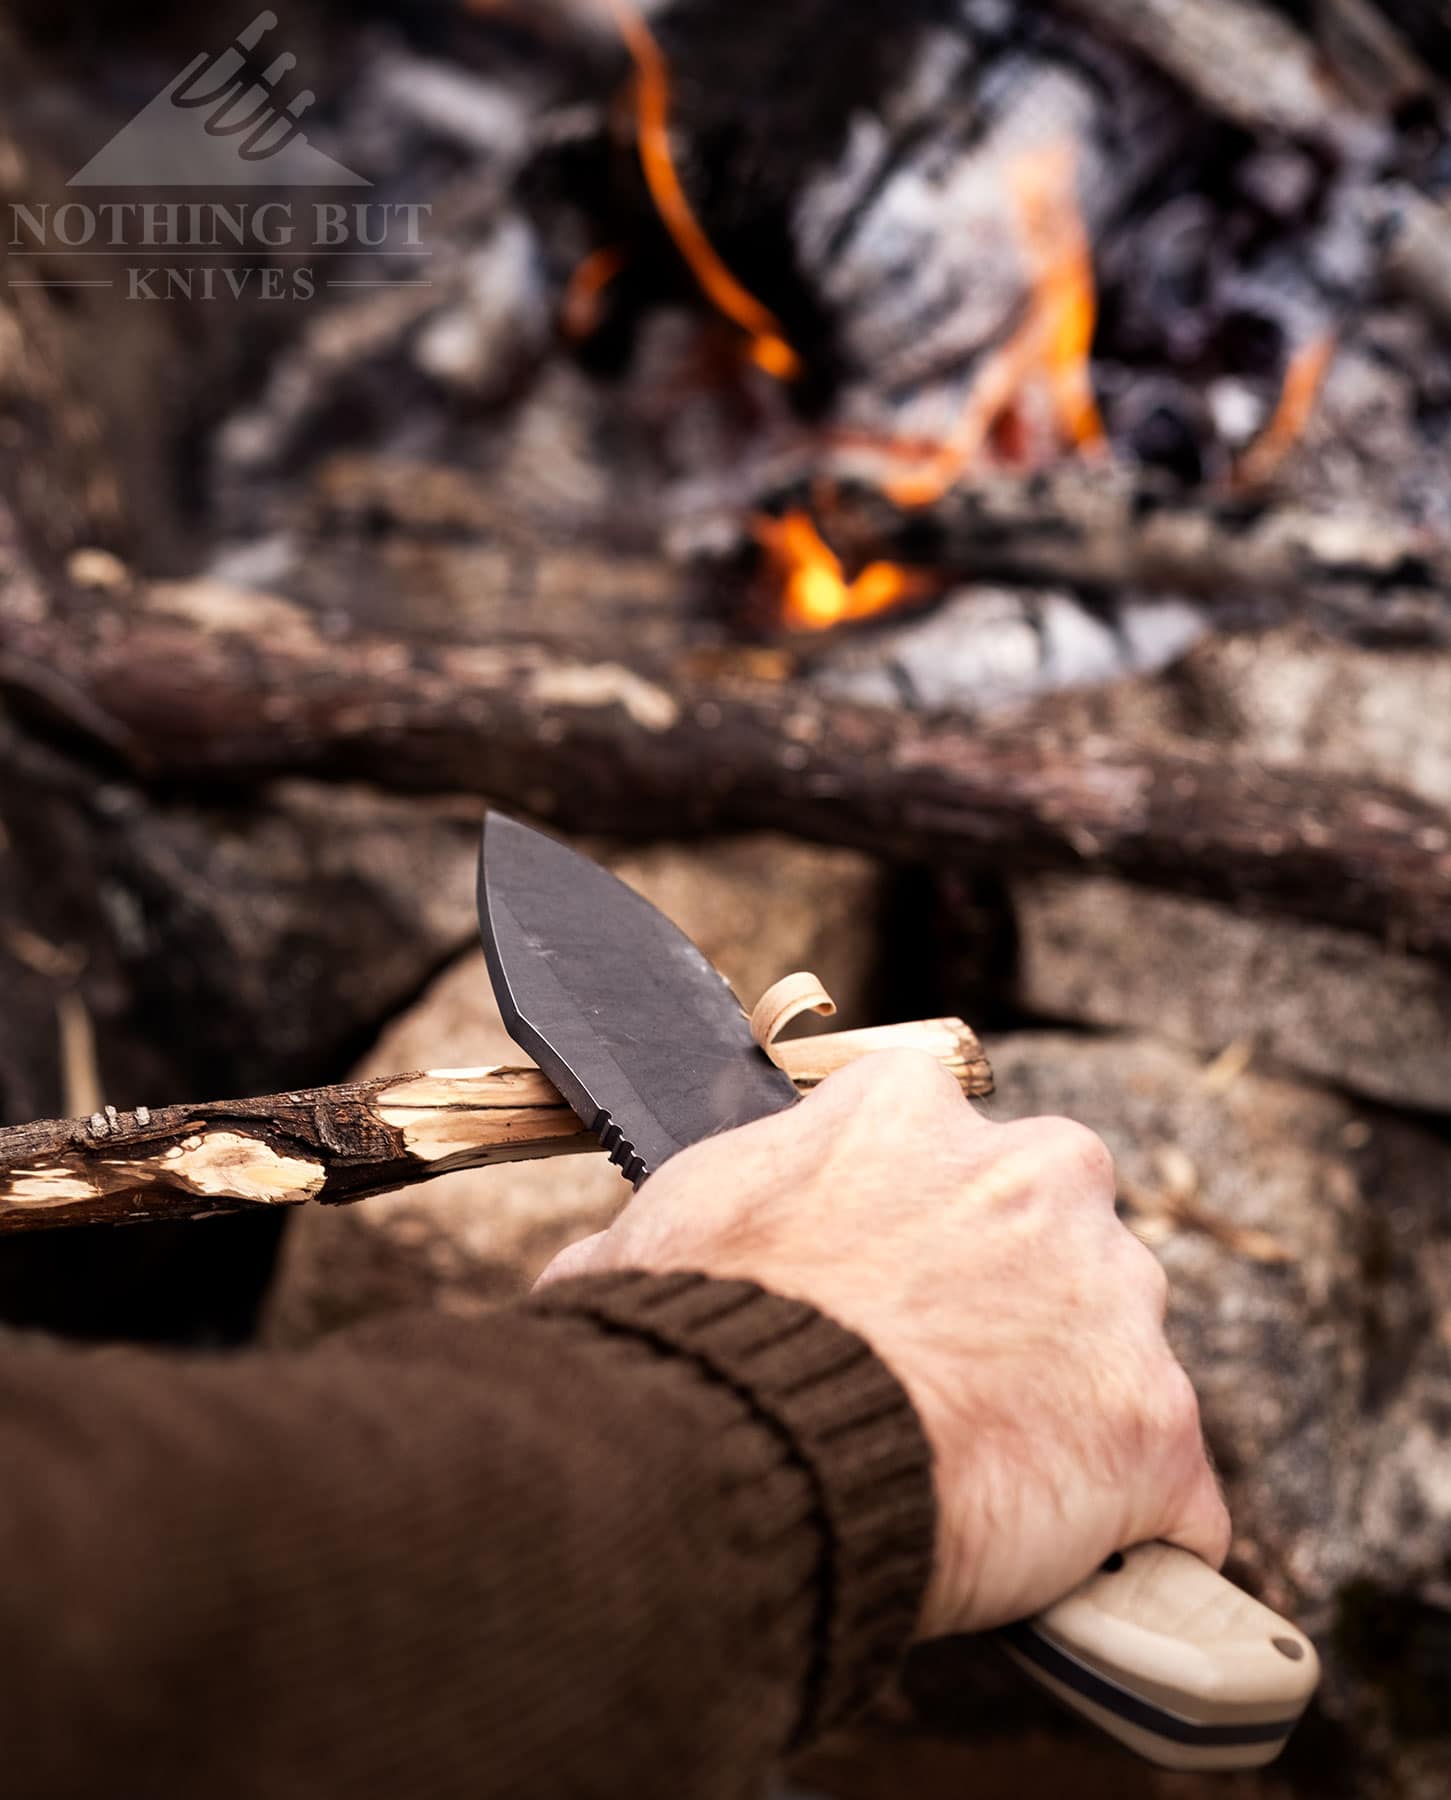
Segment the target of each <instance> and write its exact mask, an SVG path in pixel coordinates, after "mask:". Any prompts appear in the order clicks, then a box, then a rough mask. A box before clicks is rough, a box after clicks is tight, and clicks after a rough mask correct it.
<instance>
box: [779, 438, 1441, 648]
mask: <svg viewBox="0 0 1451 1800" xmlns="http://www.w3.org/2000/svg"><path fill="white" fill-rule="evenodd" d="M794 502H795V491H794V490H792V492H791V494H790V498H789V500H787V501H780V502H777V504H794ZM830 519H831V536H832V540H833V542H834V543H835V544H836V545H837V546H839V548H840V550H841V553H842V556H843V558H844V559H845V560H847V561H851V560H853V559H854V558H857V559H859V558H862V557H865V556H867V555H868V554H869V555H870V556H871V557H872V558H873V559H880V558H882V557H884V556H887V557H892V558H895V559H899V560H900V561H901V562H902V563H904V564H906V565H907V569H906V571H905V573H904V578H903V580H902V581H901V582H900V583H899V587H900V588H906V589H907V590H908V591H910V583H911V581H912V580H913V579H915V580H917V581H918V582H921V581H922V579H923V575H924V570H930V571H931V572H932V573H933V575H934V576H935V579H936V584H937V587H938V590H939V591H941V589H942V588H943V587H945V586H947V585H949V584H950V583H951V582H952V581H953V580H954V579H957V580H972V579H987V580H994V579H1007V580H1025V581H1043V580H1047V581H1059V582H1066V583H1068V584H1070V585H1073V586H1085V587H1091V588H1101V589H1106V590H1109V591H1122V590H1125V589H1128V590H1138V591H1141V592H1149V593H1153V592H1168V593H1178V594H1192V595H1195V596H1198V597H1200V598H1203V599H1205V600H1209V601H1214V602H1216V603H1217V604H1218V605H1219V608H1220V611H1221V614H1222V616H1224V617H1225V618H1226V620H1227V621H1233V619H1234V617H1235V613H1236V606H1237V607H1238V611H1239V617H1240V619H1242V620H1252V621H1256V622H1264V621H1265V620H1266V619H1268V618H1271V617H1273V616H1274V612H1275V610H1276V608H1275V605H1274V603H1275V602H1279V603H1280V607H1281V608H1291V609H1294V610H1298V611H1302V612H1305V613H1308V614H1309V615H1310V616H1312V617H1314V618H1315V619H1316V620H1317V622H1319V623H1321V624H1324V625H1328V626H1330V627H1331V628H1332V629H1334V630H1336V631H1340V632H1349V633H1351V634H1353V635H1359V636H1363V637H1366V638H1377V637H1379V638H1404V639H1408V640H1414V639H1417V638H1421V639H1429V640H1431V641H1434V642H1442V643H1444V642H1446V641H1448V639H1451V606H1448V603H1447V598H1446V596H1447V594H1448V592H1451V533H1448V532H1446V531H1445V530H1443V529H1440V528H1438V527H1436V526H1432V525H1429V524H1422V523H1419V522H1415V521H1412V520H1410V519H1407V518H1401V517H1397V516H1395V515H1391V514H1376V513H1374V512H1369V511H1361V512H1359V513H1356V512H1351V511H1346V510H1343V509H1337V510H1334V511H1332V510H1330V509H1328V508H1325V507H1312V506H1308V505H1304V504H1298V503H1295V502H1292V501H1288V500H1283V499H1269V498H1265V497H1261V496H1257V495H1254V494H1250V493H1244V492H1236V493H1228V494H1224V495H1222V496H1220V497H1218V498H1214V497H1211V496H1207V495H1204V494H1190V493H1186V492H1184V491H1183V490H1179V489H1175V488H1173V487H1171V486H1168V485H1166V484H1163V483H1155V482H1154V481H1152V480H1150V479H1148V478H1147V477H1145V476H1144V475H1143V474H1135V473H1134V472H1132V471H1130V470H1127V469H1123V468H1116V469H1112V468H1102V467H1096V468H1093V469H1084V468H1081V467H1065V468H1063V469H1060V470H1058V471H1056V472H1055V473H1053V474H1048V475H1038V476H1035V477H1032V478H1030V479H1028V480H1019V479H1013V478H1011V477H1001V476H1000V477H997V478H995V479H979V480H977V481H974V482H973V483H972V484H971V485H970V486H964V487H960V488H957V489H955V490H954V491H953V492H952V493H950V494H947V495H945V496H944V497H943V498H942V499H941V500H940V501H938V502H937V503H936V504H935V505H934V506H932V507H930V508H928V509H926V510H923V511H920V512H908V513H903V512H902V511H901V510H900V509H899V508H897V507H895V506H894V505H893V504H892V502H891V501H890V499H888V498H885V497H883V496H881V495H879V494H877V493H876V492H874V491H873V490H871V489H869V488H865V487H861V486H859V485H854V486H853V487H851V488H849V489H843V490H840V491H838V492H837V493H836V494H835V495H834V496H833V499H832V505H831V513H830ZM833 554H835V552H833ZM801 622H803V623H804V622H805V621H801Z"/></svg>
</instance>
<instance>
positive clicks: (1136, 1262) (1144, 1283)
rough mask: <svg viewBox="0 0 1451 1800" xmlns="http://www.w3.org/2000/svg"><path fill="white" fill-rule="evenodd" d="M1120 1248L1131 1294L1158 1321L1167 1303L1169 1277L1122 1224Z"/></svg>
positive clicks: (1153, 1256)
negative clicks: (1144, 1305)
mask: <svg viewBox="0 0 1451 1800" xmlns="http://www.w3.org/2000/svg"><path fill="white" fill-rule="evenodd" d="M1120 1230H1121V1237H1120V1248H1121V1254H1122V1256H1123V1259H1124V1275H1125V1279H1126V1280H1127V1282H1128V1283H1129V1289H1130V1292H1132V1293H1134V1294H1136V1295H1137V1296H1138V1297H1139V1299H1141V1300H1142V1301H1143V1302H1144V1303H1145V1304H1146V1305H1148V1306H1149V1307H1150V1308H1151V1309H1152V1310H1153V1311H1154V1313H1155V1314H1156V1316H1157V1317H1158V1318H1160V1319H1162V1318H1163V1316H1164V1312H1165V1309H1166V1307H1167V1305H1168V1301H1169V1277H1168V1275H1167V1273H1166V1272H1165V1269H1164V1265H1163V1264H1162V1263H1161V1262H1160V1261H1159V1259H1158V1257H1157V1256H1155V1255H1154V1253H1153V1251H1152V1250H1151V1249H1150V1248H1149V1246H1148V1245H1147V1244H1146V1243H1145V1242H1144V1241H1143V1239H1142V1238H1140V1237H1137V1236H1136V1235H1135V1234H1134V1233H1133V1232H1132V1231H1130V1230H1129V1228H1128V1227H1127V1226H1126V1225H1124V1226H1121V1227H1120Z"/></svg>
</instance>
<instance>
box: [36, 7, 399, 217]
mask: <svg viewBox="0 0 1451 1800" xmlns="http://www.w3.org/2000/svg"><path fill="white" fill-rule="evenodd" d="M276 24H277V15H276V13H272V12H260V13H258V15H257V17H256V18H255V19H253V21H252V23H251V24H250V25H248V26H247V28H246V30H245V31H240V32H238V34H237V36H236V38H235V40H234V41H233V42H232V43H230V44H229V45H228V46H227V47H226V49H224V50H221V51H219V52H218V53H217V54H216V55H208V54H207V52H206V51H201V52H200V53H199V54H198V55H196V56H194V57H193V58H192V60H191V61H190V62H189V63H188V64H187V65H186V67H185V68H184V69H183V70H182V71H181V73H180V74H179V75H178V76H177V77H176V79H175V80H174V81H171V82H169V83H168V84H167V86H166V87H164V88H163V89H162V90H161V92H160V93H159V94H158V95H157V96H156V98H155V99H154V100H150V101H148V102H147V104H146V105H145V106H144V107H142V109H141V111H140V112H139V113H137V114H136V115H135V117H134V118H133V119H132V120H131V121H130V122H129V124H126V125H123V126H122V127H121V129H120V130H119V131H118V132H117V133H116V135H115V136H114V137H113V138H112V139H111V141H110V142H109V143H108V144H107V145H106V146H105V148H104V149H102V150H99V151H97V153H96V154H95V155H94V156H93V157H92V158H91V160H90V161H89V162H88V163H87V164H86V166H85V167H84V168H83V169H80V170H78V171H77V173H76V174H74V175H72V177H71V179H70V183H69V185H70V186H71V187H108V188H114V187H309V188H315V187H371V186H372V183H371V182H370V181H369V180H368V179H367V178H366V177H365V176H362V175H356V174H354V172H353V171H352V170H351V169H349V168H345V167H344V165H343V164H342V163H340V162H338V161H336V160H335V159H334V158H333V157H331V156H328V155H327V154H326V153H325V152H323V151H321V150H319V149H318V148H317V146H316V145H315V144H311V143H309V142H308V139H307V136H306V134H305V133H304V131H303V129H302V126H301V124H300V120H301V118H302V115H303V114H304V113H305V112H306V111H307V109H308V108H309V107H310V106H311V105H312V103H313V101H314V100H315V99H316V98H317V96H316V95H315V94H314V93H313V92H312V90H311V89H310V88H304V89H303V90H302V92H301V93H299V94H297V95H295V96H294V97H293V98H292V99H291V100H289V101H288V102H287V103H286V105H283V104H282V103H281V101H280V99H279V98H278V94H277V84H278V83H279V82H280V81H281V80H282V77H283V76H284V75H286V74H287V73H288V72H289V70H291V69H293V68H295V67H296V64H297V58H296V57H295V56H293V55H291V53H290V52H287V51H284V52H283V53H282V54H281V55H280V56H277V57H274V58H273V60H272V61H271V62H270V63H269V64H268V65H267V66H266V68H265V69H264V68H260V67H259V62H260V58H259V57H258V56H257V55H256V54H255V53H256V51H257V46H258V45H259V44H260V43H261V41H262V39H263V38H264V37H265V36H266V35H267V33H268V32H269V31H271V30H273V29H274V28H275V27H276Z"/></svg>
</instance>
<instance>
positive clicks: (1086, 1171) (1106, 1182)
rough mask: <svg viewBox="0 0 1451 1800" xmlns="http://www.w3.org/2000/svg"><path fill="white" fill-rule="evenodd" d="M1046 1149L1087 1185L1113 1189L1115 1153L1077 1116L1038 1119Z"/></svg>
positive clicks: (1108, 1190)
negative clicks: (1082, 1123)
mask: <svg viewBox="0 0 1451 1800" xmlns="http://www.w3.org/2000/svg"><path fill="white" fill-rule="evenodd" d="M1038 1123H1039V1127H1040V1130H1041V1133H1042V1140H1043V1143H1044V1146H1045V1149H1047V1150H1048V1151H1049V1153H1050V1154H1051V1155H1052V1156H1053V1158H1054V1160H1055V1161H1056V1162H1057V1163H1058V1164H1059V1165H1060V1166H1061V1167H1062V1168H1064V1169H1065V1170H1067V1171H1069V1172H1071V1173H1072V1175H1073V1176H1074V1178H1075V1179H1076V1180H1078V1181H1079V1182H1081V1183H1084V1184H1085V1185H1087V1186H1090V1187H1093V1188H1098V1189H1103V1190H1106V1191H1107V1192H1108V1193H1109V1194H1110V1195H1112V1193H1113V1191H1114V1185H1115V1178H1114V1166H1113V1155H1112V1153H1111V1152H1110V1150H1109V1147H1108V1145H1107V1144H1106V1143H1104V1141H1103V1139H1102V1138H1101V1137H1100V1136H1099V1135H1098V1133H1097V1132H1096V1131H1092V1130H1090V1129H1089V1127H1088V1126H1087V1125H1080V1124H1079V1122H1078V1121H1077V1119H1064V1118H1056V1117H1055V1118H1047V1119H1041V1120H1039V1121H1038Z"/></svg>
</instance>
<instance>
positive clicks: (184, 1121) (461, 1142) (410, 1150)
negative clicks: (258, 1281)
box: [0, 1019, 992, 1234]
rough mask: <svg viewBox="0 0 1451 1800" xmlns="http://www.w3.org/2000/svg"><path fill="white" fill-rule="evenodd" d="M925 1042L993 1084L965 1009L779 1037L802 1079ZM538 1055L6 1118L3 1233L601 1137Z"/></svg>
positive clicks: (391, 1174) (546, 1149) (343, 1195)
mask: <svg viewBox="0 0 1451 1800" xmlns="http://www.w3.org/2000/svg"><path fill="white" fill-rule="evenodd" d="M888 1049H895V1050H921V1051H923V1052H925V1053H926V1054H927V1055H929V1056H933V1057H935V1058H936V1059H937V1060H938V1061H939V1062H940V1063H941V1064H942V1066H943V1067H944V1068H945V1069H947V1070H948V1071H949V1073H951V1074H952V1075H953V1077H954V1078H955V1079H956V1081H957V1082H958V1085H959V1086H960V1087H961V1088H962V1091H963V1093H964V1094H967V1095H969V1096H981V1095H984V1094H989V1093H991V1092H992V1071H991V1069H990V1068H989V1067H988V1062H987V1058H986V1057H985V1056H984V1055H983V1051H982V1046H981V1045H980V1044H979V1043H978V1041H977V1039H976V1037H975V1036H974V1035H973V1033H972V1031H971V1030H970V1029H969V1028H968V1027H967V1026H966V1025H964V1024H963V1023H962V1021H961V1020H960V1019H928V1020H923V1021H921V1022H920V1023H917V1024H907V1025H885V1026H880V1027H877V1028H876V1029H872V1030H866V1031H843V1032H837V1033H834V1034H829V1035H823V1036H817V1037H811V1038H803V1039H799V1040H795V1041H791V1042H787V1043H781V1044H778V1045H777V1046H776V1047H775V1050H774V1055H775V1056H776V1058H777V1060H778V1061H779V1062H780V1063H781V1065H782V1067H783V1068H785V1070H786V1071H787V1073H788V1074H789V1075H790V1076H791V1078H792V1080H793V1081H794V1082H795V1083H796V1085H797V1087H798V1088H799V1089H801V1090H802V1092H806V1091H808V1090H809V1089H811V1088H813V1087H815V1086H816V1085H817V1083H818V1082H820V1081H824V1080H825V1079H826V1077H827V1076H828V1075H829V1074H831V1073H832V1071H833V1070H835V1069H839V1068H842V1067H844V1066H845V1065H846V1064H847V1063H849V1062H851V1061H853V1060H854V1059H855V1058H857V1057H859V1056H867V1055H870V1054H871V1053H872V1052H873V1051H876V1050H888ZM598 1149H599V1143H598V1141H597V1140H596V1138H595V1137H594V1135H593V1133H591V1132H590V1131H589V1130H587V1129H586V1127H585V1126H583V1125H582V1124H581V1123H580V1122H579V1120H578V1119H577V1118H576V1117H575V1115H574V1113H573V1112H572V1111H571V1110H570V1108H569V1106H568V1105H567V1104H566V1103H565V1102H564V1101H563V1100H561V1098H560V1097H559V1094H558V1092H557V1091H556V1089H555V1088H554V1087H553V1085H552V1084H551V1083H550V1082H549V1081H548V1080H547V1079H546V1077H545V1076H544V1075H542V1074H541V1073H540V1072H539V1070H538V1069H535V1068H531V1067H527V1066H526V1067H522V1068H486V1069H436V1070H433V1071H431V1072H425V1073H423V1074H414V1075H387V1076H380V1077H376V1078H374V1079H373V1080H371V1081H356V1082H346V1083H343V1084H341V1085H340V1086H337V1087H329V1088H310V1089H306V1090H303V1091H301V1092H297V1093H288V1094H270V1095H267V1096H266V1097H264V1098H262V1099H260V1100H221V1101H215V1102H212V1103H210V1104H204V1105H200V1106H166V1107H160V1108H157V1109H156V1110H154V1111H153V1110H152V1109H150V1108H148V1107H144V1106H142V1107H137V1108H136V1109H135V1111H133V1112H129V1113H126V1114H121V1113H118V1112H117V1110H116V1108H115V1107H113V1106H108V1107H106V1108H104V1110H102V1111H99V1112H95V1113H93V1114H92V1115H91V1116H90V1118H88V1119H71V1120H55V1121H44V1122H41V1123H38V1124H34V1125H17V1126H12V1127H10V1128H9V1129H0V1234H3V1233H7V1232H16V1231H30V1230H35V1229H37V1228H44V1227H47V1226H53V1225H103V1224H110V1225H115V1224H138V1223H142V1222H148V1221H155V1220H159V1219H176V1218H197V1217H206V1216H208V1215H210V1214H212V1213H217V1212H231V1211H234V1210H236V1209H238V1208H243V1207H254V1206H293V1205H300V1204H301V1203H302V1202H304V1201H307V1200H318V1201H321V1202H322V1203H323V1204H324V1205H334V1206H340V1205H343V1204H344V1203H346V1202H348V1201H352V1200H362V1199H365V1198H367V1197H368V1196H369V1195H372V1194H383V1193H388V1192H390V1191H391V1190H393V1189H394V1188H400V1187H409V1186H411V1185H413V1184H414V1183H415V1182H420V1181H427V1180H428V1179H429V1178H430V1177H432V1176H435V1175H443V1174H448V1173H451V1172H453V1171H456V1170H459V1169H480V1168H485V1167H487V1166H488V1165H489V1164H491V1163H500V1162H518V1161H522V1160H524V1159H527V1158H533V1157H538V1156H558V1155H563V1154H569V1153H574V1152H580V1151H589V1150H598Z"/></svg>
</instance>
